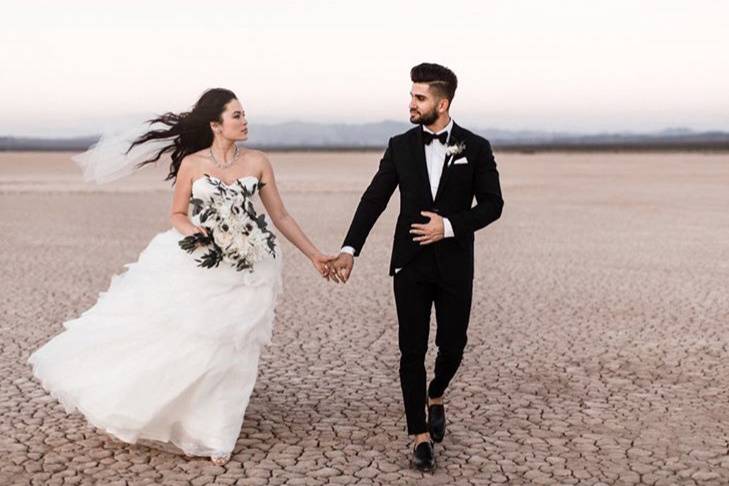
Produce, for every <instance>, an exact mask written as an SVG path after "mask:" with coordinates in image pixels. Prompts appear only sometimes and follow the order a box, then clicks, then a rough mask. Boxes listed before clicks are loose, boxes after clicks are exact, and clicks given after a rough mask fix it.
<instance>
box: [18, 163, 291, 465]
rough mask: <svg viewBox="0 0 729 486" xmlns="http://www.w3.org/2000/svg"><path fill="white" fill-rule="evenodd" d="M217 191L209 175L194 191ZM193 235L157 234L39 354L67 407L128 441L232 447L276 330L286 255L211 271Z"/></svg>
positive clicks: (206, 452) (217, 451) (43, 372)
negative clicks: (187, 245)
mask: <svg viewBox="0 0 729 486" xmlns="http://www.w3.org/2000/svg"><path fill="white" fill-rule="evenodd" d="M239 181H240V182H241V183H243V184H244V185H247V186H251V185H253V186H255V183H256V182H257V179H256V178H255V177H245V178H241V179H239ZM221 182H222V181H221ZM212 190H213V187H212V184H211V183H210V182H209V181H207V180H206V179H205V178H202V179H198V180H196V181H195V182H194V183H193V188H192V191H193V195H194V196H195V197H203V196H205V195H206V194H207V193H209V191H212ZM191 219H192V220H193V223H195V224H198V223H197V222H195V219H194V218H191ZM182 238H183V235H182V234H180V233H179V232H178V231H177V230H175V229H171V230H169V231H166V232H163V233H160V234H158V235H156V236H155V237H154V238H153V239H152V241H151V242H150V243H149V245H148V246H147V247H146V248H145V249H144V250H143V251H142V252H141V254H140V255H139V259H138V261H136V262H135V263H131V264H128V265H126V266H127V268H128V270H127V271H126V272H124V273H122V274H119V275H116V276H114V277H113V278H112V280H111V284H110V286H109V289H108V290H107V291H106V292H102V293H101V294H99V299H98V301H97V302H96V304H95V305H94V306H93V307H91V308H90V309H88V310H87V311H86V312H84V313H83V314H81V316H80V317H78V318H77V319H73V320H70V321H67V322H65V323H64V327H65V328H66V330H65V331H63V332H62V333H60V334H59V335H57V336H55V337H54V338H52V339H51V340H50V341H49V342H48V343H46V344H45V345H43V346H42V347H41V348H39V349H38V350H37V351H36V352H34V353H33V354H32V355H31V356H30V359H29V360H28V361H29V363H30V364H31V365H32V367H33V373H34V374H35V376H36V377H37V378H38V379H39V380H40V382H41V383H42V385H43V387H44V388H45V389H46V390H48V391H49V392H50V394H51V395H52V396H53V397H55V398H56V399H58V400H59V401H60V402H61V404H63V406H64V407H65V409H66V411H67V412H69V413H70V412H72V411H79V412H81V413H82V414H83V415H84V416H85V417H86V419H87V420H88V422H89V423H90V424H92V425H94V426H96V427H98V428H99V429H103V430H104V431H106V432H108V433H110V434H112V435H114V436H116V437H117V438H119V439H121V440H123V441H125V442H129V443H135V442H136V441H137V440H140V439H145V440H152V441H160V442H170V443H172V444H174V445H176V446H177V447H178V448H180V449H181V450H182V451H184V452H185V453H186V454H190V455H200V456H213V455H215V456H223V455H226V454H229V453H230V452H231V451H232V450H233V447H234V445H235V443H236V440H237V438H238V435H239V433H240V429H241V425H242V423H243V416H244V412H245V409H246V407H247V405H248V400H249V397H250V394H251V391H252V390H253V385H254V383H255V381H256V375H257V370H258V358H259V354H260V350H261V347H262V346H263V345H265V344H267V343H268V342H269V341H270V338H271V332H272V325H273V320H274V306H275V303H276V298H277V296H278V294H279V292H280V289H281V269H282V262H281V254H280V251H279V250H278V249H277V250H276V257H275V258H274V257H273V256H272V255H269V256H268V257H267V258H266V259H264V260H263V261H261V262H259V263H257V264H256V266H255V267H254V270H253V272H248V271H245V270H244V271H236V270H235V269H234V268H233V267H232V266H230V265H229V264H227V263H226V262H222V263H221V264H220V265H219V266H218V267H216V268H201V267H199V266H197V263H196V262H195V261H194V258H196V257H199V256H200V254H202V253H205V251H204V250H203V249H197V250H195V253H193V254H192V255H191V254H189V253H186V252H184V251H183V250H182V249H180V247H179V246H178V241H179V240H180V239H182ZM277 248H278V247H277Z"/></svg>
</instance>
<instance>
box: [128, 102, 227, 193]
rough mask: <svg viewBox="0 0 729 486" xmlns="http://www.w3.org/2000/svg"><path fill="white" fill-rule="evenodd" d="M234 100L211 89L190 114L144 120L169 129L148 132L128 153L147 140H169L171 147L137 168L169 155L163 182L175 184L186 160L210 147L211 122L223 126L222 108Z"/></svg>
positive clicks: (137, 140) (211, 140) (183, 113)
mask: <svg viewBox="0 0 729 486" xmlns="http://www.w3.org/2000/svg"><path fill="white" fill-rule="evenodd" d="M233 99H237V96H236V95H235V93H233V92H232V91H230V90H228V89H223V88H213V89H209V90H207V91H205V92H204V93H203V94H202V96H200V99H199V100H197V103H195V106H194V107H193V108H192V111H185V112H182V113H172V112H167V113H165V114H163V115H159V116H158V117H156V118H152V119H150V120H147V123H149V124H150V125H152V124H155V123H161V124H162V125H165V126H166V127H168V128H159V129H155V130H150V131H149V132H147V133H145V134H144V135H141V136H140V137H139V138H137V139H136V140H134V142H132V144H131V145H130V146H129V149H127V153H129V151H130V150H131V149H132V148H133V147H134V146H136V145H139V144H143V143H145V142H148V141H150V140H159V139H165V138H169V139H171V140H170V144H169V145H166V146H165V147H163V148H161V149H160V150H159V151H158V152H157V153H156V154H155V156H154V157H152V158H150V159H147V160H145V161H143V162H140V163H139V164H137V167H142V166H144V165H146V164H151V163H154V162H156V161H157V160H159V158H160V157H161V156H162V154H165V153H167V152H172V154H171V156H170V157H171V158H172V163H171V164H170V172H169V174H167V177H166V178H165V180H167V181H168V180H172V183H173V184H174V183H175V181H176V179H177V172H178V171H179V170H180V164H181V163H182V159H184V158H185V156H187V155H189V154H192V153H195V152H197V151H199V150H202V149H204V148H206V147H209V146H210V145H211V144H212V143H213V132H212V130H210V122H213V121H215V122H222V121H223V120H222V116H221V115H222V113H223V111H225V105H227V104H228V103H229V102H230V101H231V100H233Z"/></svg>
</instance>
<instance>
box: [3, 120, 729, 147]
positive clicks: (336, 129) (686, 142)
mask: <svg viewBox="0 0 729 486" xmlns="http://www.w3.org/2000/svg"><path fill="white" fill-rule="evenodd" d="M411 127H412V125H411V124H409V123H401V122H395V121H383V122H379V123H362V124H326V123H307V122H288V123H278V124H269V125H256V126H255V127H252V129H251V136H250V139H249V140H248V142H247V144H246V145H248V146H251V147H258V148H263V149H268V150H366V149H378V150H379V149H382V148H383V147H385V145H387V140H388V139H389V138H390V137H391V136H393V135H394V134H397V133H401V132H404V131H406V130H408V129H410V128H411ZM473 131H474V132H476V133H478V134H479V135H482V136H484V137H486V138H487V139H488V140H490V141H491V143H492V145H493V146H494V148H495V149H496V150H517V151H530V150H634V149H635V150H641V149H646V150H653V149H659V150H660V149H666V150H672V149H687V150H729V132H721V131H708V132H698V131H693V130H690V129H687V128H670V129H666V130H662V131H659V132H654V133H631V132H617V133H596V134H589V135H585V134H574V133H567V132H546V131H532V130H522V131H510V130H499V129H495V128H485V129H474V130H473ZM98 137H99V135H89V136H85V137H74V138H39V137H11V136H6V137H1V136H0V150H4V151H9V150H47V151H50V150H69V151H81V150H85V149H86V148H87V147H89V146H90V145H91V144H93V143H95V142H96V141H97V140H98Z"/></svg>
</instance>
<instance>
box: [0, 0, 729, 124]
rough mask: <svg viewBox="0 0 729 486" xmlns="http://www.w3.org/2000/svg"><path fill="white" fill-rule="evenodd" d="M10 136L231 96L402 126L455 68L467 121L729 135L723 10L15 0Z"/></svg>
mask: <svg viewBox="0 0 729 486" xmlns="http://www.w3.org/2000/svg"><path fill="white" fill-rule="evenodd" d="M0 11H1V14H0V66H1V67H0V136H2V135H39V136H66V135H68V136H70V135H80V134H93V133H96V132H98V131H100V130H101V129H103V127H104V126H105V125H108V124H112V125H113V121H114V120H117V119H120V118H124V117H129V116H133V115H135V114H138V113H148V112H164V111H168V110H171V111H181V110H186V109H189V108H190V106H191V105H192V104H193V103H194V102H195V101H196V100H197V98H198V97H199V95H200V94H201V93H202V91H204V90H205V89H206V88H209V87H226V88H229V89H232V90H233V91H235V92H236V94H237V95H238V97H239V98H240V100H241V102H242V103H243V105H244V107H245V108H246V110H247V112H248V118H249V122H250V123H251V124H254V123H256V122H261V123H270V122H279V121H290V120H301V121H307V120H310V121H318V122H347V123H361V122H373V121H380V120H383V119H390V120H401V121H407V104H408V101H409V94H408V92H409V90H410V85H411V83H410V79H409V70H410V67H411V66H413V65H414V64H417V63H419V62H422V61H429V62H438V63H441V64H444V65H446V66H448V67H450V68H451V69H453V70H454V71H455V73H456V74H457V75H458V78H459V88H458V91H457V93H456V98H455V100H454V103H453V107H452V110H451V114H452V115H453V117H454V118H455V119H456V120H457V121H459V122H461V123H462V124H464V125H466V126H472V127H481V128H500V129H535V130H548V131H557V130H559V131H574V132H595V131H622V130H629V131H653V130H660V129H663V128H667V127H688V128H693V129H721V130H729V89H727V86H729V55H728V54H727V52H729V1H720V0H685V1H677V0H640V1H638V0H630V1H623V0H612V1H609V2H597V1H585V0H582V1H572V0H560V1H555V2H548V1H539V0H535V1H528V0H522V1H519V0H510V1H506V0H505V1H458V0H440V1H437V2H436V1H432V2H431V1H418V2H398V1H395V0H389V1H369V2H346V1H339V2H334V1H314V0H308V1H299V2H294V1H277V0H270V1H266V2H260V1H255V2H248V1H242V0H240V1H237V2H229V1H225V0H213V1H208V2H200V1H194V2H186V1H145V2H141V1H125V2H111V1H109V2H106V1H104V2H101V1H98V0H97V1H74V0H67V1H33V0H25V1H15V0H10V1H7V0H6V1H3V4H2V9H1V10H0Z"/></svg>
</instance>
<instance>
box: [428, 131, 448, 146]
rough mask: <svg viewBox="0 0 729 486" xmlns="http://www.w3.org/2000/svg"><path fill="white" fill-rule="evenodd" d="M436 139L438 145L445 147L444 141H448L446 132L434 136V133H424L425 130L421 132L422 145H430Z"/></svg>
mask: <svg viewBox="0 0 729 486" xmlns="http://www.w3.org/2000/svg"><path fill="white" fill-rule="evenodd" d="M436 138H437V139H438V141H439V142H440V143H442V144H443V145H445V143H446V141H447V140H448V132H447V131H446V132H443V133H439V134H437V135H436V134H435V133H430V132H426V131H425V130H423V143H424V144H425V145H430V142H432V141H433V140H435V139H436Z"/></svg>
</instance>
